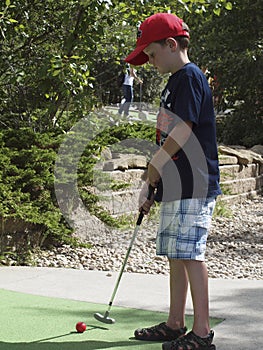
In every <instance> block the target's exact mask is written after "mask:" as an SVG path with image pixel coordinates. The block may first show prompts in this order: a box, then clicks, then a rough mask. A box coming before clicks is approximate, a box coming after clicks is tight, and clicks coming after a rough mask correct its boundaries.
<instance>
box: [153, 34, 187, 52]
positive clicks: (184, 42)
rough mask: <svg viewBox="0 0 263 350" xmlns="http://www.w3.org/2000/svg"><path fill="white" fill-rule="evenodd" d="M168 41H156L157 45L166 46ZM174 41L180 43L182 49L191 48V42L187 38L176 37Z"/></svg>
mask: <svg viewBox="0 0 263 350" xmlns="http://www.w3.org/2000/svg"><path fill="white" fill-rule="evenodd" d="M166 39H167V38H166ZM166 39H162V40H158V41H155V43H157V44H160V45H165V43H166ZM174 40H176V41H177V42H178V44H179V46H180V48H181V49H187V48H188V47H189V43H190V40H189V38H187V37H186V36H176V37H174Z"/></svg>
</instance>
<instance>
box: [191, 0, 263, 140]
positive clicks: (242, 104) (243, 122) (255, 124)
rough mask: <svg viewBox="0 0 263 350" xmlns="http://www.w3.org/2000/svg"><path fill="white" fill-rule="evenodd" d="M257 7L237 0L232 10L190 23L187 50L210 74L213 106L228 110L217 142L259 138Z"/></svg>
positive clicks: (253, 0)
mask: <svg viewBox="0 0 263 350" xmlns="http://www.w3.org/2000/svg"><path fill="white" fill-rule="evenodd" d="M262 6H263V4H262V1H258V0H237V1H235V2H234V4H233V8H232V11H222V12H221V16H217V15H214V16H213V17H212V19H211V20H208V21H204V22H203V21H202V23H201V22H200V23H199V24H197V23H194V32H193V35H192V36H193V42H194V43H195V44H194V47H193V48H192V53H193V54H194V57H195V58H196V60H197V61H198V63H199V64H201V65H204V66H206V67H208V68H209V70H210V71H211V76H212V77H215V76H216V84H215V86H214V95H215V97H216V99H215V102H216V108H217V110H219V111H220V110H221V111H224V110H225V109H231V110H232V115H230V116H227V117H225V119H224V121H223V124H222V123H220V124H219V128H218V131H219V132H218V135H219V141H220V142H224V143H226V144H241V145H244V146H247V147H251V146H253V145H254V144H256V143H262V142H263V120H262V112H263V102H262V101H263V99H262V93H263V91H262V78H261V71H262V67H263V65H262V46H263V33H262V31H263V29H262V25H261V22H262V16H261V14H262ZM189 20H190V21H191V19H190V18H189Z"/></svg>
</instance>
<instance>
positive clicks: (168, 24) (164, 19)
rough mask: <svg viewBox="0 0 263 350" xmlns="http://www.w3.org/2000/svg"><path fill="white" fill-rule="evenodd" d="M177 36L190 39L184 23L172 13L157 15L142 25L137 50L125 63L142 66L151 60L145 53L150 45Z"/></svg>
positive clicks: (138, 34)
mask: <svg viewBox="0 0 263 350" xmlns="http://www.w3.org/2000/svg"><path fill="white" fill-rule="evenodd" d="M177 36H186V37H188V38H189V37H190V35H189V31H188V27H187V26H186V25H185V23H184V21H183V20H182V19H181V18H179V17H177V16H176V15H173V14H171V13H156V14H155V15H152V16H150V17H148V18H147V19H146V20H145V21H144V22H143V23H142V24H141V25H140V27H139V29H138V33H137V42H136V48H135V50H133V51H132V52H131V53H130V54H129V55H128V56H127V57H126V58H125V61H126V62H128V63H130V64H132V65H134V66H140V65H142V64H144V63H146V62H147V61H148V60H149V58H148V56H147V55H146V54H145V53H144V52H143V50H144V49H145V48H146V47H147V46H148V45H150V44H151V43H152V42H154V41H158V40H162V39H166V38H169V37H177Z"/></svg>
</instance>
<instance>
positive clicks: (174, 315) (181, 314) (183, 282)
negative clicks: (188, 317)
mask: <svg viewBox="0 0 263 350" xmlns="http://www.w3.org/2000/svg"><path fill="white" fill-rule="evenodd" d="M169 263H170V311H169V317H168V320H167V326H168V327H170V328H173V329H178V328H182V327H184V326H185V303H186V296H187V289H188V276H187V270H186V267H185V265H184V262H183V261H182V260H176V259H169Z"/></svg>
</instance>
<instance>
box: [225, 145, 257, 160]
mask: <svg viewBox="0 0 263 350" xmlns="http://www.w3.org/2000/svg"><path fill="white" fill-rule="evenodd" d="M218 151H219V153H220V154H226V155H230V156H235V157H237V159H238V163H239V164H242V165H247V164H249V163H253V162H254V163H260V164H263V158H262V157H261V156H260V155H259V154H257V153H255V152H253V151H250V150H246V149H238V150H236V149H233V148H230V147H227V146H223V145H221V146H219V147H218Z"/></svg>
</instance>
